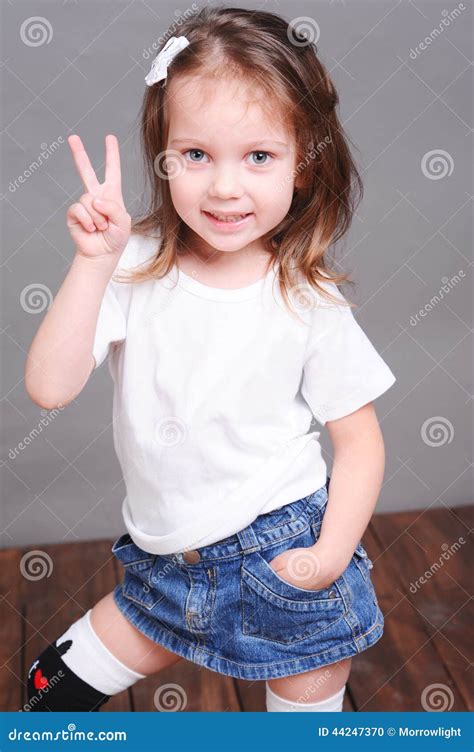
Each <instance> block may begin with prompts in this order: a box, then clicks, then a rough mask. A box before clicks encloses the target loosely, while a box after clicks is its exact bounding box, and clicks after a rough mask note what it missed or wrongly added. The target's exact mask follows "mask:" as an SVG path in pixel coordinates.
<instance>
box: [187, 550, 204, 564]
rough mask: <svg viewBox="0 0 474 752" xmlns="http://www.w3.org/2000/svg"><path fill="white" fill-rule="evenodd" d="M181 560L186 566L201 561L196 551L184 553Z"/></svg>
mask: <svg viewBox="0 0 474 752" xmlns="http://www.w3.org/2000/svg"><path fill="white" fill-rule="evenodd" d="M183 559H184V560H185V561H186V562H187V563H188V564H197V563H198V561H200V560H201V554H200V553H199V551H196V549H192V550H191V551H185V552H184V554H183Z"/></svg>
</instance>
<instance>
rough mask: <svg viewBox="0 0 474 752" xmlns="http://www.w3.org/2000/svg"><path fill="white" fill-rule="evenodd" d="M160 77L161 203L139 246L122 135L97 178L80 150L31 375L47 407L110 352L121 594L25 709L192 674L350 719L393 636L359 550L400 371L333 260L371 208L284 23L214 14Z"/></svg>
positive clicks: (270, 17) (192, 22) (93, 704)
mask: <svg viewBox="0 0 474 752" xmlns="http://www.w3.org/2000/svg"><path fill="white" fill-rule="evenodd" d="M168 37H170V35H168ZM146 83H147V84H148V88H147V91H146V95H145V100H144V106H143V112H142V139H143V145H144V153H145V156H146V160H147V166H148V170H149V177H150V179H151V186H152V189H153V195H152V206H151V209H150V211H149V213H148V215H147V216H145V217H143V218H142V219H141V220H140V221H137V222H135V223H134V226H133V228H131V218H130V216H129V214H128V213H127V211H126V208H125V206H124V202H123V198H122V190H121V173H120V160H119V148H118V142H117V139H116V138H115V137H114V136H112V135H109V136H107V137H106V166H105V181H104V183H102V184H100V183H99V182H98V179H97V177H96V175H95V173H94V170H93V168H92V166H91V163H90V161H89V158H88V156H87V154H86V152H85V150H84V147H83V146H82V143H81V140H80V138H79V137H78V136H77V135H75V136H71V137H70V138H69V144H70V147H71V150H72V153H73V157H74V161H75V164H76V166H77V169H78V171H79V174H80V176H81V178H82V180H83V183H84V187H85V193H84V195H83V196H82V197H81V198H80V200H79V202H78V203H75V204H73V205H72V206H71V207H70V209H69V210H68V213H67V224H68V228H69V231H70V233H71V237H72V240H73V242H74V245H75V256H74V259H73V262H72V265H71V268H70V270H69V272H68V274H67V277H66V279H65V281H64V282H63V284H62V286H61V288H60V290H59V292H58V294H57V295H56V298H55V300H54V302H53V304H52V306H51V308H50V309H49V311H48V313H47V315H46V316H45V318H44V320H43V322H42V324H41V326H40V328H39V330H38V332H37V334H36V336H35V339H34V341H33V343H32V345H31V349H30V352H29V356H28V362H27V368H26V388H27V390H28V393H29V395H30V397H31V399H32V400H33V401H34V402H35V403H36V404H38V405H41V406H42V407H46V408H53V407H55V406H57V405H59V404H63V405H65V404H68V403H69V402H70V401H71V400H72V399H74V398H75V397H76V396H77V395H78V394H79V393H80V391H81V390H82V389H83V387H84V385H85V384H86V382H87V380H88V378H89V376H90V374H91V372H92V370H93V369H94V368H96V367H98V366H100V364H101V363H102V362H104V361H105V359H106V358H108V365H109V370H110V374H111V376H112V378H113V382H114V405H113V420H114V423H113V425H114V443H115V449H116V452H117V455H118V458H119V461H120V463H121V467H122V470H123V476H124V481H125V484H126V491H127V495H126V497H125V499H124V501H123V507H122V511H123V517H124V522H125V526H126V529H127V532H126V533H125V534H123V535H121V536H120V537H119V538H118V540H116V541H115V543H114V545H113V547H112V552H113V554H114V555H115V556H116V557H117V559H118V560H119V561H120V562H121V563H122V564H123V567H124V579H123V582H122V583H121V584H120V585H118V586H117V587H116V588H115V589H114V591H113V592H112V593H109V594H108V595H106V596H105V597H104V598H103V599H102V600H101V601H99V603H97V604H96V605H95V606H94V607H93V608H92V609H91V610H89V611H88V612H87V613H86V614H85V615H84V616H83V617H81V618H80V619H78V620H77V621H76V622H74V623H73V624H72V625H71V626H70V627H69V629H68V630H67V631H66V632H65V633H64V634H63V635H61V636H60V637H58V638H57V639H56V640H55V641H54V642H53V643H52V644H51V645H49V646H48V647H47V648H46V649H45V650H44V651H43V652H42V653H41V654H40V655H39V656H38V658H37V659H36V660H35V661H34V663H33V665H32V666H31V667H30V669H29V672H28V678H27V682H28V695H29V702H28V706H27V709H28V710H37V711H38V710H39V711H45V710H46V711H52V710H69V711H72V710H88V711H92V710H98V709H99V707H100V706H101V705H103V704H104V703H105V702H107V701H108V699H109V697H110V696H111V695H113V694H115V693H117V692H120V691H122V690H124V689H126V688H127V687H129V686H131V685H132V684H133V683H134V682H136V681H138V680H139V679H141V678H143V677H144V676H147V675H149V674H153V673H155V672H157V671H160V669H162V668H163V667H165V666H169V665H170V664H172V663H173V662H174V661H177V660H179V658H180V657H184V658H187V659H188V660H190V661H193V662H194V663H197V664H199V665H202V666H206V667H207V668H209V669H211V670H213V671H217V672H219V673H222V674H226V675H229V676H234V677H239V678H242V679H251V680H265V682H266V708H267V710H269V711H273V710H279V711H280V710H284V711H321V710H331V711H340V710H342V703H343V696H344V690H345V686H346V682H347V679H348V676H349V672H350V666H351V660H352V656H354V655H357V654H358V653H361V652H362V651H364V650H366V649H367V648H369V647H370V646H371V645H373V644H374V643H375V642H377V640H379V639H380V637H381V636H382V634H383V626H384V619H383V615H382V612H381V610H380V608H379V605H378V602H377V598H376V595H375V592H374V588H373V585H372V581H371V575H370V569H371V567H372V562H371V561H370V559H369V558H368V557H367V553H366V551H365V549H364V548H363V546H362V545H361V543H360V539H361V537H362V535H363V533H364V531H365V529H366V527H367V525H368V523H369V520H370V518H371V515H372V513H373V510H374V507H375V505H376V502H377V498H378V495H379V492H380V488H381V484H382V480H383V474H384V459H385V458H384V445H383V439H382V435H381V431H380V427H379V424H378V421H377V418H376V414H375V410H374V406H373V404H372V401H373V400H374V399H375V398H377V397H378V396H379V395H381V394H382V393H384V392H385V391H386V390H387V389H388V388H389V387H390V386H391V385H392V384H393V383H394V381H395V377H394V375H393V373H392V372H391V370H390V369H389V367H388V366H387V365H386V363H385V362H384V360H383V359H382V358H381V357H380V355H379V354H378V353H377V351H376V350H375V348H374V347H373V345H372V344H371V342H370V340H369V339H368V338H367V336H366V335H365V333H364V332H363V330H362V329H361V327H360V326H359V324H358V323H357V322H356V320H355V318H354V316H353V314H352V311H351V304H350V303H349V302H348V301H347V300H346V299H345V298H344V296H343V295H342V294H341V292H340V291H339V288H338V286H337V285H338V284H340V283H341V282H344V281H346V280H347V276H345V275H344V274H342V273H341V274H337V273H336V272H335V271H334V270H333V269H331V268H330V264H329V260H328V255H327V249H328V247H329V246H330V245H331V244H332V243H334V242H335V241H336V240H338V239H339V238H340V237H342V235H343V234H344V232H345V231H346V230H347V228H348V227H349V225H350V221H351V217H352V214H353V211H354V207H355V205H356V196H355V193H356V189H357V191H358V196H357V198H359V197H360V195H361V183H360V177H359V175H358V173H357V171H356V168H355V166H354V163H353V161H352V159H351V156H350V152H349V149H348V146H347V143H346V140H345V138H344V136H343V132H342V128H341V125H340V122H339V120H338V117H337V115H336V111H335V107H336V105H337V103H338V97H337V94H336V91H335V89H334V86H333V84H332V82H331V80H330V78H329V75H328V73H327V72H326V70H325V68H324V67H323V65H322V64H321V62H320V61H319V60H318V58H317V56H316V49H315V46H314V44H312V43H310V42H309V41H308V40H307V39H305V38H304V37H301V36H300V35H298V34H297V32H295V30H294V28H292V27H290V26H289V25H288V24H287V22H286V21H284V20H283V19H282V18H280V17H279V16H277V15H274V14H271V13H266V12H261V11H255V12H254V11H249V10H244V9H238V8H226V7H215V6H214V7H205V8H204V9H203V10H201V11H200V12H199V13H197V14H195V15H194V16H193V17H191V18H187V19H186V20H185V21H184V22H183V23H182V24H181V25H180V30H179V36H177V37H171V38H170V39H168V42H167V43H166V45H165V46H164V48H163V50H162V52H161V53H160V54H159V55H158V57H157V58H156V60H155V61H154V62H153V66H152V69H151V71H150V73H149V75H148V76H147V78H146ZM131 229H133V232H131ZM119 272H120V274H119ZM112 277H114V278H112ZM313 417H314V418H315V419H316V420H317V421H318V423H319V424H320V425H321V426H327V429H328V431H329V435H330V439H331V442H332V446H333V450H334V457H333V467H332V475H331V481H330V488H329V478H328V476H327V466H326V462H325V460H324V459H323V456H322V453H321V447H320V444H319V441H318V439H319V436H320V433H319V432H317V431H316V432H315V431H310V430H309V429H310V427H311V423H312V419H313ZM58 675H59V676H60V677H61V679H60V681H57V683H56V682H53V681H52V677H56V676H58Z"/></svg>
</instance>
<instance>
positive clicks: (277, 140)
mask: <svg viewBox="0 0 474 752" xmlns="http://www.w3.org/2000/svg"><path fill="white" fill-rule="evenodd" d="M206 88H207V89H208V92H206V93H207V96H203V94H204V92H203V89H202V80H199V79H196V78H187V79H183V78H181V79H179V81H176V80H175V81H173V82H172V83H171V84H169V91H168V97H169V99H168V103H169V135H168V142H167V147H166V149H167V154H168V156H169V157H170V163H171V165H172V168H171V169H170V168H168V173H169V174H170V178H169V186H170V192H171V197H172V200H173V204H174V207H175V209H176V211H177V213H178V214H179V216H180V217H181V218H182V219H183V221H184V222H185V223H186V225H187V226H188V228H190V232H189V233H187V244H188V246H189V247H190V249H191V250H196V251H199V253H201V254H202V255H204V256H206V257H208V256H211V255H214V254H215V252H216V250H217V251H221V252H223V253H226V252H235V251H240V250H243V249H245V250H246V251H248V250H256V251H259V250H261V244H259V243H258V239H259V238H260V237H261V236H262V235H263V234H264V233H266V232H268V231H269V230H272V229H273V228H274V227H276V225H278V224H279V222H280V221H281V220H282V219H283V218H284V217H285V216H286V214H287V213H288V210H289V208H290V205H291V201H292V198H293V189H294V184H295V180H294V175H295V159H296V143H295V139H294V136H293V135H292V134H291V135H290V134H288V133H287V132H286V130H285V129H284V127H283V126H282V125H281V124H280V123H279V122H278V120H277V119H276V118H275V121H274V122H272V123H269V122H268V120H267V118H266V117H265V115H264V113H263V112H262V110H261V108H260V107H259V106H258V104H255V103H248V102H247V101H246V95H245V94H246V92H245V85H244V84H239V85H236V84H235V83H234V84H232V85H230V84H229V83H224V82H221V83H219V84H216V85H213V86H212V88H211V87H206ZM252 94H254V95H255V94H256V92H255V91H252ZM247 96H248V92H247ZM257 101H258V99H257ZM176 162H177V164H176ZM206 212H216V213H219V214H248V215H249V216H248V217H246V219H245V220H244V221H243V222H238V223H237V224H235V225H234V224H231V223H229V222H227V223H225V224H223V223H218V222H215V221H213V220H212V219H210V217H209V216H208V214H206Z"/></svg>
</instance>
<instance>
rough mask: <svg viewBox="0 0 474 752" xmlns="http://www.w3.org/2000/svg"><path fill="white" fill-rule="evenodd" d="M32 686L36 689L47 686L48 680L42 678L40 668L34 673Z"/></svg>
mask: <svg viewBox="0 0 474 752" xmlns="http://www.w3.org/2000/svg"><path fill="white" fill-rule="evenodd" d="M34 684H35V687H36V689H43V688H44V687H47V686H48V680H47V678H46V677H45V676H43V674H42V672H41V669H40V668H39V669H38V670H37V671H35V679H34Z"/></svg>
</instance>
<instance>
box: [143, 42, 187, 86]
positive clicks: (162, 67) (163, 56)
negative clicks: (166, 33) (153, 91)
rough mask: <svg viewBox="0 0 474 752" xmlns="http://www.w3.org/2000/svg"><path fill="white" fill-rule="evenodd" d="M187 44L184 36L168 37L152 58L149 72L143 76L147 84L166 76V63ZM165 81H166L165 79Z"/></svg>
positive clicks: (154, 82)
mask: <svg viewBox="0 0 474 752" xmlns="http://www.w3.org/2000/svg"><path fill="white" fill-rule="evenodd" d="M188 44H189V42H188V40H187V39H186V37H184V36H183V37H170V38H169V39H168V41H167V42H166V44H165V46H164V47H163V49H162V50H161V52H159V53H158V55H157V56H156V57H155V59H154V60H153V63H152V66H151V69H150V72H149V74H148V75H147V76H146V77H145V81H146V83H147V86H153V84H156V83H157V81H161V80H162V79H164V78H166V75H167V70H168V65H169V64H170V63H171V61H172V60H173V58H174V57H175V56H176V55H177V54H178V52H181V50H184V48H185V47H187V46H188ZM165 83H166V81H165Z"/></svg>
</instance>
